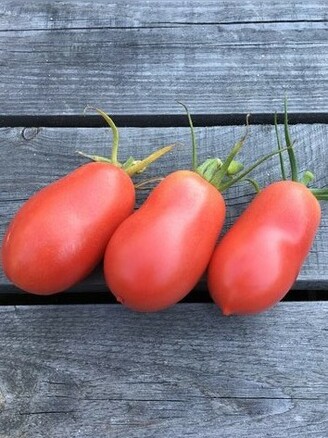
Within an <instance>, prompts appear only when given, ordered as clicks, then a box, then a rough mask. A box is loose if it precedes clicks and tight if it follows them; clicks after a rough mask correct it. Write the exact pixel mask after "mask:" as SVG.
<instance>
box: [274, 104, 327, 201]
mask: <svg viewBox="0 0 328 438" xmlns="http://www.w3.org/2000/svg"><path fill="white" fill-rule="evenodd" d="M274 126H275V133H276V139H277V144H278V150H279V160H280V171H281V178H282V180H287V179H288V178H287V174H286V169H285V163H284V160H283V155H282V152H283V151H284V150H286V151H287V152H288V159H289V166H290V179H291V180H292V181H295V182H300V183H302V184H304V185H305V186H306V187H307V188H308V189H309V190H310V192H311V193H312V194H313V195H314V196H315V197H316V198H317V199H318V200H319V201H320V200H321V201H328V189H327V188H322V189H318V188H309V187H308V185H309V184H310V183H311V182H312V181H313V180H314V178H315V176H314V174H313V173H312V172H311V171H309V170H306V171H305V172H304V173H303V175H302V177H301V178H300V177H299V171H298V166H297V159H296V154H295V149H294V142H293V141H292V139H291V136H290V130H289V123H288V108H287V97H286V98H285V101H284V139H285V143H286V148H284V149H283V148H282V142H281V138H280V135H279V130H278V117H277V113H275V115H274Z"/></svg>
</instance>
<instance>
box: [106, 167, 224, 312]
mask: <svg viewBox="0 0 328 438" xmlns="http://www.w3.org/2000/svg"><path fill="white" fill-rule="evenodd" d="M224 217H225V203H224V200H223V198H222V195H221V194H220V193H219V191H218V190H217V189H216V188H215V187H214V186H212V185H211V184H210V183H208V182H207V181H206V180H205V179H204V178H202V177H201V176H200V175H198V174H197V173H196V172H193V171H188V170H180V171H176V172H173V173H172V174H170V175H168V176H167V177H166V178H165V179H164V180H163V181H162V182H161V183H160V184H159V185H158V186H157V187H156V188H155V189H154V190H153V191H152V192H151V194H150V195H149V197H148V199H147V200H146V202H145V203H144V204H143V205H142V206H141V208H140V209H139V210H138V211H136V212H135V213H134V214H132V215H131V216H130V217H128V218H127V219H126V220H125V221H124V222H123V223H122V224H121V225H120V226H119V227H118V229H117V230H116V232H115V233H114V234H113V236H112V238H111V239H110V241H109V244H108V246H107V249H106V252H105V260H104V272H105V278H106V282H107V284H108V286H109V288H110V290H111V291H112V292H113V293H114V295H115V296H116V298H117V300H118V301H120V302H121V303H123V304H124V305H125V306H127V307H129V308H130V309H133V310H137V311H144V312H150V311H157V310H161V309H165V308H167V307H169V306H171V305H173V304H175V303H177V302H178V301H179V300H181V299H182V298H183V297H184V296H185V295H186V294H187V293H189V292H190V290H191V289H192V288H193V287H194V286H195V285H196V283H197V282H198V281H199V279H200V277H201V275H202V274H203V273H204V271H205V269H206V267H207V264H208V262H209V259H210V257H211V254H212V252H213V249H214V246H215V242H216V239H217V237H218V234H219V232H220V230H221V228H222V225H223V222H224Z"/></svg>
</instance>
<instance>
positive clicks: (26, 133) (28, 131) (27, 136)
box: [22, 128, 39, 141]
mask: <svg viewBox="0 0 328 438" xmlns="http://www.w3.org/2000/svg"><path fill="white" fill-rule="evenodd" d="M38 133H39V128H24V129H23V131H22V137H23V138H24V140H27V141H29V140H32V139H33V138H34V137H36V136H37V135H38Z"/></svg>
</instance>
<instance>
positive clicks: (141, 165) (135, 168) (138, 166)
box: [125, 144, 175, 176]
mask: <svg viewBox="0 0 328 438" xmlns="http://www.w3.org/2000/svg"><path fill="white" fill-rule="evenodd" d="M174 146H175V144H172V145H169V146H164V147H163V148H161V149H158V150H157V151H155V152H153V153H152V154H150V155H149V156H148V157H146V158H144V159H143V160H141V161H137V162H136V163H135V164H133V165H132V166H131V167H129V168H127V169H125V171H126V173H127V174H128V175H130V176H132V175H134V174H135V173H138V172H142V171H143V170H144V169H145V168H146V167H148V166H149V164H151V163H153V162H154V161H156V160H158V158H160V157H162V156H163V155H165V154H167V153H168V152H170V151H171V150H172V149H173V147H174Z"/></svg>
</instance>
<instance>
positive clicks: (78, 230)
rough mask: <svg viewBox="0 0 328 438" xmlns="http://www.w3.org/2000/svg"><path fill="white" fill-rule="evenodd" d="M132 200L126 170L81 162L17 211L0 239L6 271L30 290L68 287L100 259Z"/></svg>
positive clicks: (130, 208) (48, 291)
mask: <svg viewBox="0 0 328 438" xmlns="http://www.w3.org/2000/svg"><path fill="white" fill-rule="evenodd" d="M134 203H135V190H134V185H133V183H132V180H131V178H130V177H129V176H128V175H127V173H126V172H124V171H123V170H121V169H119V168H118V167H116V166H114V165H111V164H105V163H88V164H85V165H83V166H81V167H80V168H78V169H76V170H75V171H73V172H72V173H70V174H68V175H66V176H65V177H63V178H61V179H60V180H58V181H56V182H54V183H52V184H50V185H48V186H47V187H45V188H43V189H42V190H40V191H39V192H38V193H36V194H35V195H34V196H32V197H31V198H30V199H29V200H28V201H27V202H26V203H25V204H24V205H23V206H22V207H21V209H20V210H19V211H18V213H17V215H16V216H15V218H14V219H13V220H12V222H11V224H10V225H9V228H8V230H7V233H6V235H5V237H4V240H3V245H2V264H3V269H4V272H5V274H6V275H7V277H8V278H9V279H10V280H11V281H12V282H13V283H14V284H15V285H16V286H18V287H19V288H21V289H23V290H25V291H27V292H32V293H35V294H40V295H48V294H53V293H56V292H60V291H63V290H65V289H67V288H69V287H70V286H72V285H73V284H75V283H76V282H78V281H79V280H81V279H82V278H83V277H85V276H86V275H87V274H89V273H90V272H91V270H92V269H93V268H94V267H95V266H96V264H97V263H99V262H100V260H101V258H102V256H103V254H104V251H105V248H106V245H107V243H108V240H109V238H110V236H111V235H112V234H113V232H114V230H115V229H116V228H117V226H118V225H119V224H120V223H121V222H122V221H123V220H124V219H125V218H126V217H127V216H129V215H130V214H131V213H132V211H133V207H134Z"/></svg>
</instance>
